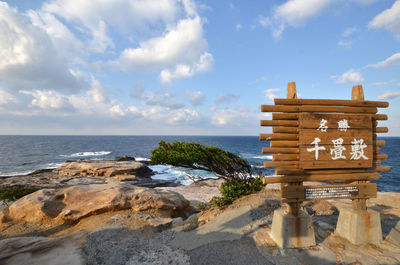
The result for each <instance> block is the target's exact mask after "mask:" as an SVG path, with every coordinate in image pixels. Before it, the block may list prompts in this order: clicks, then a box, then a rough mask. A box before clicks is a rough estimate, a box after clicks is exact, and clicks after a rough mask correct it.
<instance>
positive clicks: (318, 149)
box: [307, 137, 326, 160]
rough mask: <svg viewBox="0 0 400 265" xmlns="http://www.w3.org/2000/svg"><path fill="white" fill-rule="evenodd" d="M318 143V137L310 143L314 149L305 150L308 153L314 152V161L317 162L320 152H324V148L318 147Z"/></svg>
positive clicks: (319, 140)
mask: <svg viewBox="0 0 400 265" xmlns="http://www.w3.org/2000/svg"><path fill="white" fill-rule="evenodd" d="M319 142H321V139H319V138H318V137H315V139H314V141H313V142H312V143H311V144H313V145H314V148H307V151H308V152H314V151H315V160H318V153H319V151H320V150H326V148H325V147H323V146H319V145H318V143H319Z"/></svg>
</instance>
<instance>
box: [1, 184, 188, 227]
mask: <svg viewBox="0 0 400 265" xmlns="http://www.w3.org/2000/svg"><path fill="white" fill-rule="evenodd" d="M123 209H132V210H134V211H136V212H142V211H147V212H156V213H158V214H161V215H163V216H165V217H177V216H185V215H186V214H187V212H189V211H190V206H189V201H188V200H186V199H185V198H184V197H183V196H182V195H180V194H178V193H176V192H173V191H167V190H164V191H162V190H156V189H150V188H143V187H137V186H133V185H129V184H99V185H80V186H72V187H67V188H61V189H43V190H39V191H37V192H34V193H31V194H29V195H27V196H25V197H22V198H21V199H19V200H17V201H15V202H14V203H13V204H11V205H10V207H9V209H8V217H10V218H12V219H14V220H21V221H25V222H28V223H46V222H56V223H65V222H74V221H77V220H79V219H81V218H83V217H86V216H90V215H95V214H98V213H102V212H107V211H116V210H123Z"/></svg>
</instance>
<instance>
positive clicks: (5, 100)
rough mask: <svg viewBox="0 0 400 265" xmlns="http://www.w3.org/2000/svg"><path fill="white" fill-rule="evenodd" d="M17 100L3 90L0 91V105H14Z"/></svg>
mask: <svg viewBox="0 0 400 265" xmlns="http://www.w3.org/2000/svg"><path fill="white" fill-rule="evenodd" d="M16 102H17V99H16V98H15V97H14V96H13V95H11V94H10V93H8V92H7V91H5V90H2V89H0V105H6V104H9V103H16Z"/></svg>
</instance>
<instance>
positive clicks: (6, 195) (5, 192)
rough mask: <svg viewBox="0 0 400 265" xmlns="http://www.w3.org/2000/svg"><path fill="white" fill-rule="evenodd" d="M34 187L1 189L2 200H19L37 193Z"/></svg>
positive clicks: (0, 196) (0, 198)
mask: <svg viewBox="0 0 400 265" xmlns="http://www.w3.org/2000/svg"><path fill="white" fill-rule="evenodd" d="M37 190H38V189H37V188H32V187H4V188H0V200H2V201H5V202H6V203H7V202H10V201H15V200H18V199H19V198H21V197H24V196H25V195H28V194H30V193H32V192H35V191H37Z"/></svg>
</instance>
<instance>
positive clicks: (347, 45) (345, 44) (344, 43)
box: [338, 40, 353, 48]
mask: <svg viewBox="0 0 400 265" xmlns="http://www.w3.org/2000/svg"><path fill="white" fill-rule="evenodd" d="M338 45H339V46H341V47H345V48H351V46H352V45H353V41H351V40H347V41H344V40H340V41H339V42H338Z"/></svg>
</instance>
